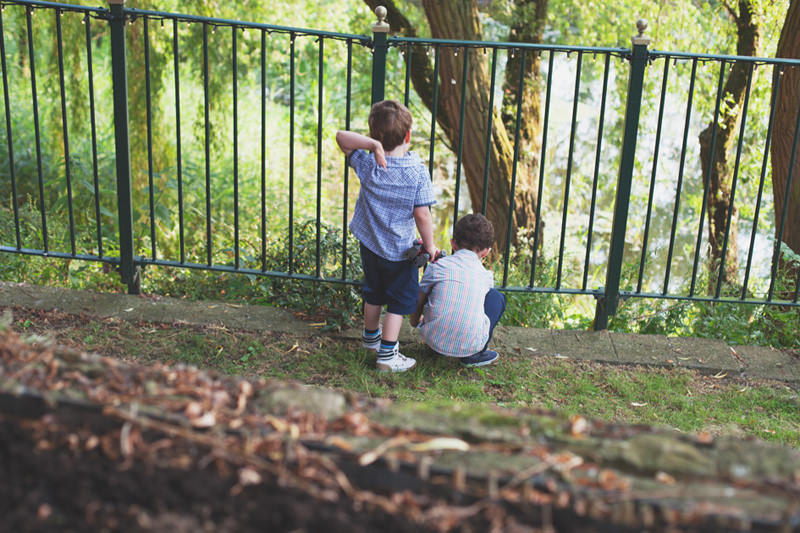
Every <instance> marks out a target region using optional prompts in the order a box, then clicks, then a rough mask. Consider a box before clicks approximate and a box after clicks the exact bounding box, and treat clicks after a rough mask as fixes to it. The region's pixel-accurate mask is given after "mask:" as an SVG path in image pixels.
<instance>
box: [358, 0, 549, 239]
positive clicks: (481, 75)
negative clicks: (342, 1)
mask: <svg viewBox="0 0 800 533" xmlns="http://www.w3.org/2000/svg"><path fill="white" fill-rule="evenodd" d="M364 2H365V3H366V4H367V5H369V6H370V8H372V9H374V8H375V7H376V6H377V5H379V4H380V5H384V6H386V8H387V11H388V16H387V18H388V21H389V23H390V25H391V27H392V31H393V32H395V33H401V34H404V35H406V36H410V37H411V36H416V35H417V32H416V29H415V28H414V27H413V26H412V25H411V23H410V22H409V21H408V19H407V18H406V17H404V16H403V14H402V13H401V12H400V11H399V10H398V9H397V7H396V5H395V4H394V2H393V1H391V0H364ZM422 6H423V8H424V10H425V14H426V16H427V18H428V22H429V25H430V28H431V34H432V37H433V38H437V39H462V40H476V41H477V40H481V39H482V30H481V23H480V18H479V13H478V5H477V2H476V1H475V0H453V1H448V2H440V1H434V0H423V1H422ZM456 51H457V52H458V55H456V53H455V52H456ZM464 53H468V54H469V58H468V67H467V69H468V71H467V90H466V104H465V106H464V108H465V113H464V128H463V131H464V137H463V140H461V142H463V148H462V164H463V170H464V176H465V178H466V182H467V188H468V191H469V195H470V200H471V202H472V208H473V210H475V211H480V209H481V207H482V204H483V181H484V173H485V172H484V171H485V157H486V126H487V124H488V118H489V116H488V112H489V97H490V94H489V88H490V85H491V79H490V75H489V58H490V57H491V56H490V55H489V54H484V53H483V52H482V51H481V50H479V49H475V48H471V49H469V51H468V52H466V51H465V49H464V48H453V47H442V48H441V49H440V60H439V80H440V82H439V89H438V90H439V100H438V102H439V103H438V112H437V116H436V120H437V123H438V124H439V126H440V127H441V128H442V130H443V132H444V135H445V137H446V138H447V140H448V142H449V144H450V145H451V146H452V147H454V148H455V147H457V146H458V145H459V140H460V139H459V129H460V127H459V126H460V113H461V80H462V74H463V70H462V69H463V65H464V55H463V54H464ZM515 56H516V57H517V58H519V56H521V54H519V53H517V54H515ZM526 59H527V60H528V61H529V62H530V65H531V66H529V67H528V68H526V71H525V72H526V73H529V75H530V76H534V77H535V73H536V72H538V67H536V65H538V60H533V58H532V54H529V55H528V57H527V58H526ZM517 71H518V72H519V67H517ZM411 80H412V82H413V84H414V89H415V90H416V91H417V94H419V96H420V98H421V99H422V102H423V103H424V104H425V105H426V106H427V107H428V109H430V110H432V109H433V97H434V93H433V68H432V67H431V60H430V58H429V57H428V56H427V54H426V50H425V48H424V47H415V48H414V50H412V54H411ZM453 81H455V83H453ZM526 83H528V80H526ZM529 85H530V87H531V89H535V87H534V85H533V82H531V83H529ZM517 87H518V83H517ZM529 94H535V95H538V93H537V91H536V90H532V91H526V93H525V95H526V96H527V95H529ZM535 107H536V108H537V112H536V113H535V114H525V122H524V124H523V126H522V127H521V128H522V131H521V132H520V133H521V135H520V138H521V141H520V142H521V143H523V142H524V140H525V139H526V138H527V137H529V136H530V135H533V136H534V137H535V132H537V131H538V104H537V105H536V106H535ZM523 111H525V108H523ZM493 113H494V116H493V119H492V143H491V148H490V153H489V181H488V190H487V202H486V204H487V205H486V216H487V217H488V218H489V220H491V222H492V224H493V225H494V228H495V244H496V246H497V249H498V250H501V251H502V250H504V249H505V246H506V236H507V234H508V219H509V204H510V199H511V193H512V191H511V177H512V171H513V157H514V146H513V135H514V132H513V130H512V131H509V130H508V129H507V128H506V125H505V124H504V122H503V120H502V117H501V114H500V113H499V112H497V111H494V110H493ZM527 124H534V126H533V128H534V129H533V130H531V131H533V132H534V134H530V135H527V136H526V133H524V131H525V130H526V129H528V128H529V126H527ZM524 146H525V145H524V144H522V145H521V147H522V148H521V149H520V153H524V152H530V151H531V150H528V149H527V148H526V147H524ZM523 167H524V165H520V167H519V168H518V169H517V181H516V186H515V188H514V189H515V191H514V203H515V217H514V218H513V219H512V221H511V222H512V227H511V236H512V240H513V239H514V238H515V237H516V233H517V228H518V227H523V226H526V227H531V228H532V227H533V226H534V224H535V207H536V198H535V192H534V187H533V184H534V183H535V176H534V174H533V173H531V172H526V171H525V170H524V169H523Z"/></svg>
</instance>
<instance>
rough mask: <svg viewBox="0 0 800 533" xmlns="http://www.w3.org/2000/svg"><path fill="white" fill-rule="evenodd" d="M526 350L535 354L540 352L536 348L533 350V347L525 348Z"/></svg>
mask: <svg viewBox="0 0 800 533" xmlns="http://www.w3.org/2000/svg"><path fill="white" fill-rule="evenodd" d="M525 349H526V350H528V351H529V352H534V353H536V352H538V351H539V350H537V349H536V348H531V347H527V348H525Z"/></svg>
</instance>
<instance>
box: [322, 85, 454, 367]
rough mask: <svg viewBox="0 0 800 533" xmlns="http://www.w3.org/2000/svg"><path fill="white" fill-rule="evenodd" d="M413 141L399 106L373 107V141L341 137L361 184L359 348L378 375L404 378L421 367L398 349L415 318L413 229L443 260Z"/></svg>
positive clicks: (426, 178)
mask: <svg viewBox="0 0 800 533" xmlns="http://www.w3.org/2000/svg"><path fill="white" fill-rule="evenodd" d="M410 141H411V113H410V112H409V111H408V109H407V108H406V107H405V106H404V105H402V104H400V103H398V102H395V101H394V100H384V101H382V102H378V103H376V104H374V105H373V106H372V109H371V110H370V113H369V137H366V136H364V135H360V134H358V133H354V132H351V131H339V132H337V133H336V142H337V143H338V144H339V148H341V149H342V151H343V152H344V153H345V155H347V156H348V159H349V162H350V166H351V167H353V169H355V171H356V174H357V175H358V179H359V180H360V181H361V191H360V192H359V195H358V201H357V202H356V207H355V212H354V213H353V220H352V221H351V222H350V231H351V232H353V235H355V236H356V238H357V239H358V240H359V242H360V243H361V266H362V268H363V271H364V289H363V297H364V331H363V333H362V335H361V340H362V343H363V345H364V346H365V347H367V348H370V349H372V350H376V352H377V356H378V360H377V367H378V370H379V371H381V372H405V371H406V370H408V369H410V368H412V367H413V366H414V365H415V364H416V360H414V359H412V358H411V357H406V356H404V355H403V354H401V353H400V351H399V346H398V344H397V336H398V334H399V333H400V326H401V325H402V323H403V315H408V314H410V313H412V312H413V311H414V309H415V308H416V304H417V292H418V289H419V271H418V269H417V267H415V266H414V265H413V264H412V263H411V262H410V261H408V260H407V259H406V257H405V255H404V254H405V251H406V250H408V249H409V248H410V247H411V246H413V244H414V240H415V232H414V226H415V224H416V229H417V230H418V231H419V234H420V236H421V237H422V245H423V247H424V248H425V250H426V251H427V252H428V253H429V254H431V257H436V254H437V253H438V249H437V248H436V246H435V245H434V243H433V223H432V221H431V212H430V207H429V206H430V205H432V204H433V203H435V200H434V198H433V190H432V188H431V179H430V175H429V174H428V169H427V168H426V167H425V165H423V164H422V161H420V159H419V157H417V156H416V155H415V154H413V153H412V152H409V151H408V148H409V143H410ZM366 150H369V151H371V152H372V155H370V154H368V153H367V152H366ZM384 305H385V306H386V316H385V317H384V319H383V328H381V324H380V318H381V311H382V309H383V306H384Z"/></svg>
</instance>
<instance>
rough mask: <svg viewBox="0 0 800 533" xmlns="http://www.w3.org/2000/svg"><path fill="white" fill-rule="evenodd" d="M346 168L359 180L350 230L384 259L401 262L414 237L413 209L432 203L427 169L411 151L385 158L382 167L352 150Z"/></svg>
mask: <svg viewBox="0 0 800 533" xmlns="http://www.w3.org/2000/svg"><path fill="white" fill-rule="evenodd" d="M350 166H351V167H353V169H355V171H356V174H358V179H359V180H360V181H361V192H359V194H358V201H356V208H355V212H354V213H353V220H351V221H350V231H351V232H352V233H353V235H355V236H356V238H357V239H358V240H359V241H360V242H361V243H362V244H363V245H364V246H366V247H367V248H369V249H370V250H372V251H373V252H375V253H376V254H377V255H379V256H381V257H383V258H384V259H386V260H388V261H403V260H405V255H404V254H405V252H406V250H408V249H409V248H410V247H411V246H413V244H414V239H415V236H416V223H415V221H414V208H415V207H420V206H425V205H432V204H434V203H436V200H435V199H434V197H433V189H432V187H431V178H430V174H428V168H427V167H426V166H425V165H423V164H422V161H420V159H419V157H417V155H416V154H414V153H412V152H408V153H407V154H406V155H405V156H403V157H389V156H387V157H386V168H382V167H380V166H378V163H377V162H376V161H375V156H374V155H373V154H370V153H368V152H366V151H364V150H353V152H352V153H351V154H350Z"/></svg>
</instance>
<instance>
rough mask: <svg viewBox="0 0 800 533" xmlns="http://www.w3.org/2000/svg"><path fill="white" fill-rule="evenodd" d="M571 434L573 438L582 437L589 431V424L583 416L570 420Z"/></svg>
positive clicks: (576, 416)
mask: <svg viewBox="0 0 800 533" xmlns="http://www.w3.org/2000/svg"><path fill="white" fill-rule="evenodd" d="M569 421H570V427H569V432H570V434H572V436H573V437H578V436H582V435H584V434H585V433H586V430H587V429H589V422H587V421H586V419H585V418H584V417H582V416H581V415H575V416H573V417H572V418H570V420H569Z"/></svg>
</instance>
